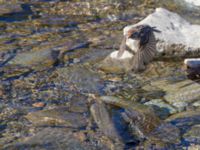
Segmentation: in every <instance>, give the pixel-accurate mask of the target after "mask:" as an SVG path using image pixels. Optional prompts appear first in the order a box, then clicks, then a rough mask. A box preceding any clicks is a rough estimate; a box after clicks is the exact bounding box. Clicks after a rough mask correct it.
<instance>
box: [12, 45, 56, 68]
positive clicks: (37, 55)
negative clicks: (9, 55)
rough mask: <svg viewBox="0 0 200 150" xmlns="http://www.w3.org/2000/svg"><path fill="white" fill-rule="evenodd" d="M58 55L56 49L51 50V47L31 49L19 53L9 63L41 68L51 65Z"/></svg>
mask: <svg viewBox="0 0 200 150" xmlns="http://www.w3.org/2000/svg"><path fill="white" fill-rule="evenodd" d="M58 55H59V52H58V51H52V50H51V49H38V50H31V51H29V52H23V53H19V54H18V55H16V57H15V58H14V59H13V60H11V61H10V62H9V64H10V65H20V66H23V67H29V68H32V69H36V70H38V69H39V70H41V69H45V68H47V67H52V66H53V65H54V64H55V63H56V61H57V58H58Z"/></svg>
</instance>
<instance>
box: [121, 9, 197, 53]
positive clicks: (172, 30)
mask: <svg viewBox="0 0 200 150" xmlns="http://www.w3.org/2000/svg"><path fill="white" fill-rule="evenodd" d="M141 24H148V25H150V26H153V27H156V28H157V29H158V30H160V31H161V33H155V36H156V39H157V40H158V43H157V50H158V51H159V52H165V53H166V54H171V55H175V54H176V55H185V54H187V53H188V52H194V51H197V50H199V49H200V38H199V37H200V25H195V24H190V23H189V22H188V21H186V20H185V19H183V18H181V17H180V16H179V15H178V14H176V13H173V12H170V11H168V10H166V9H164V8H157V9H156V10H155V12H154V13H152V14H150V15H149V16H147V17H146V18H145V19H144V20H142V21H140V22H139V23H137V24H134V25H130V26H127V27H125V28H124V34H126V33H127V32H128V30H130V29H131V28H132V27H134V26H137V25H141ZM126 44H127V46H129V47H130V48H131V49H134V43H133V40H130V39H129V40H127V42H126Z"/></svg>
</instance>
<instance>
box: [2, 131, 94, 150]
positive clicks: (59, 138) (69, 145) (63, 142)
mask: <svg viewBox="0 0 200 150" xmlns="http://www.w3.org/2000/svg"><path fill="white" fill-rule="evenodd" d="M4 149H5V150H10V149H13V150H14V149H18V150H23V149H30V150H38V149H48V150H54V149H66V150H77V149H78V150H87V149H91V147H89V146H88V145H86V144H84V143H82V142H81V141H80V140H79V139H78V138H76V137H75V136H74V135H73V133H72V132H71V131H69V130H67V129H63V128H44V129H43V130H41V131H40V132H38V133H37V134H36V135H34V136H31V137H27V138H26V139H25V140H23V141H22V142H18V143H14V144H10V145H7V146H4Z"/></svg>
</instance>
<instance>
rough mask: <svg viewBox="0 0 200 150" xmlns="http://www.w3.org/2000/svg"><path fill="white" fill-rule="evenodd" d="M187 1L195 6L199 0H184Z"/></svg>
mask: <svg viewBox="0 0 200 150" xmlns="http://www.w3.org/2000/svg"><path fill="white" fill-rule="evenodd" d="M185 1H186V2H187V3H191V4H192V5H195V6H200V0H185Z"/></svg>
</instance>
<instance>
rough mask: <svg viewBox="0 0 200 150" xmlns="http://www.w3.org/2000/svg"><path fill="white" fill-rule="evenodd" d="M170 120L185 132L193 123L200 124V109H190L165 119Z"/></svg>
mask: <svg viewBox="0 0 200 150" xmlns="http://www.w3.org/2000/svg"><path fill="white" fill-rule="evenodd" d="M165 121H166V122H170V123H172V124H173V125H175V126H176V127H178V128H179V129H180V130H181V133H185V132H186V131H187V130H188V129H190V128H191V127H192V126H194V125H198V124H200V110H190V111H184V112H180V113H177V114H174V115H172V116H170V117H169V118H167V119H166V120H165Z"/></svg>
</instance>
